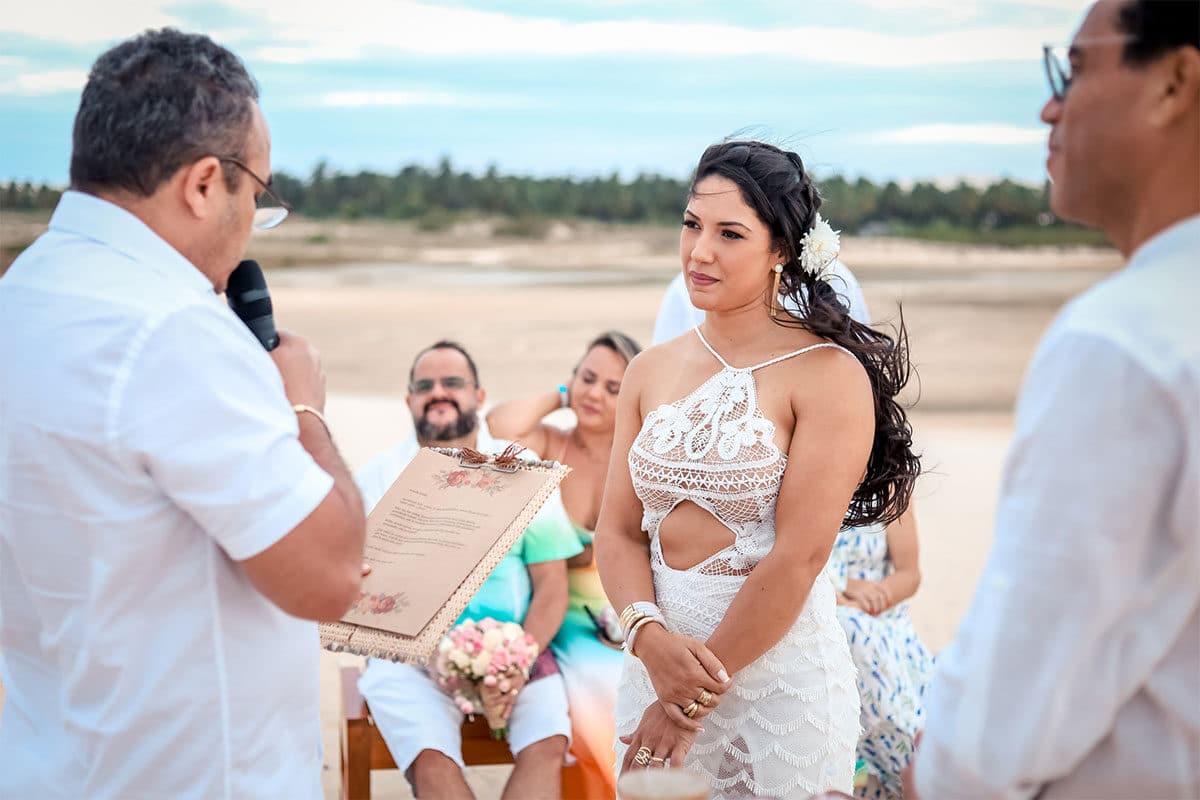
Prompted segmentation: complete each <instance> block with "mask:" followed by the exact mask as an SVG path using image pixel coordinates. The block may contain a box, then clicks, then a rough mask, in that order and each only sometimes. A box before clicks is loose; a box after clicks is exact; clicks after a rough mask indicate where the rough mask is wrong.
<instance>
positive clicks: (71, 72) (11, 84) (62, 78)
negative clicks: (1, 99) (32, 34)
mask: <svg viewBox="0 0 1200 800" xmlns="http://www.w3.org/2000/svg"><path fill="white" fill-rule="evenodd" d="M87 76H88V74H87V72H86V71H85V70H82V69H56V70H50V71H49V72H31V73H26V74H24V75H18V76H17V77H15V78H11V79H9V80H6V81H0V95H6V94H7V95H18V96H21V97H38V96H41V95H47V94H58V93H60V92H78V91H80V90H81V89H83V85H84V84H85V83H87Z"/></svg>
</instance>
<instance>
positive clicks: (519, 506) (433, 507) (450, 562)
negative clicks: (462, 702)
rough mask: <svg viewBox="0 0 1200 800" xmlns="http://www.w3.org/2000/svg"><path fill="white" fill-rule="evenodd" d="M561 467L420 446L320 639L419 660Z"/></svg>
mask: <svg viewBox="0 0 1200 800" xmlns="http://www.w3.org/2000/svg"><path fill="white" fill-rule="evenodd" d="M476 457H477V458H478V456H477V455H476ZM567 471H568V470H567V468H566V467H563V466H561V465H559V464H557V463H554V462H542V463H537V462H524V461H520V460H512V459H509V460H507V461H504V462H502V464H500V465H497V464H496V463H495V456H492V457H491V458H490V459H489V460H488V462H486V463H482V464H473V463H470V461H469V460H468V458H466V457H464V456H463V454H462V453H461V452H459V451H453V450H431V449H421V450H420V451H419V452H418V453H417V455H416V457H415V458H414V459H413V461H412V462H411V463H410V464H409V465H408V466H407V467H406V468H405V469H404V471H403V472H402V473H401V474H400V477H398V478H397V479H396V481H395V482H394V483H393V484H392V486H391V488H389V489H388V491H387V492H386V493H385V494H384V496H383V498H382V499H381V500H380V501H379V503H378V504H376V506H375V508H374V509H373V510H372V511H371V513H370V515H369V516H368V518H367V542H366V550H365V556H364V559H365V561H366V562H367V563H368V564H370V565H371V574H370V575H368V576H367V577H366V578H364V579H363V584H362V593H361V595H360V598H359V601H358V602H357V603H356V604H355V605H354V606H353V607H352V608H351V609H350V611H348V612H347V613H346V615H345V616H344V617H342V619H341V621H340V622H335V623H322V624H321V626H320V628H321V643H322V645H323V646H324V647H326V648H328V649H330V650H345V651H349V652H353V653H358V654H360V655H369V656H373V657H376V658H386V659H390V660H393V661H408V662H412V663H418V664H423V663H424V662H425V660H426V659H427V658H428V657H429V655H430V654H431V653H432V652H433V651H434V649H435V648H436V647H437V645H438V642H439V641H440V640H441V638H442V637H443V636H444V635H445V633H446V631H447V630H449V629H450V626H451V625H453V624H454V622H455V621H456V620H457V619H458V617H459V616H460V615H461V614H462V611H463V609H464V608H466V606H467V603H468V602H469V601H470V599H471V598H472V597H473V596H474V595H475V593H476V592H477V591H478V590H479V587H480V586H481V585H482V584H483V582H484V581H485V580H487V577H488V575H490V574H491V572H492V570H493V569H495V567H496V565H497V564H499V563H500V560H501V559H502V558H504V556H505V555H506V554H507V553H508V551H509V550H510V549H511V548H512V546H513V545H514V544H516V542H517V540H518V539H520V537H521V534H522V533H523V532H524V531H525V527H526V526H527V525H528V524H529V522H530V521H531V520H532V519H533V517H534V516H535V515H536V514H537V512H538V510H539V509H540V508H541V507H542V505H543V504H544V503H545V502H546V499H547V498H548V497H549V496H550V494H551V493H552V492H553V491H554V489H555V488H556V487H557V486H558V484H559V482H560V481H561V480H562V479H563V477H565V475H566V474H567Z"/></svg>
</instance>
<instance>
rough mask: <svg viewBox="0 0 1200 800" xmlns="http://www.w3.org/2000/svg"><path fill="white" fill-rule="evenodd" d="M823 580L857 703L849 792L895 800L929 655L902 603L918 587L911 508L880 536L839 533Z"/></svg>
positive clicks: (919, 721) (917, 724) (929, 672)
mask: <svg viewBox="0 0 1200 800" xmlns="http://www.w3.org/2000/svg"><path fill="white" fill-rule="evenodd" d="M830 573H831V574H832V575H833V578H834V583H835V584H836V585H837V588H838V598H837V599H838V608H837V614H838V620H839V621H840V622H841V623H842V627H843V628H844V629H845V631H846V638H847V639H848V640H849V641H850V652H851V654H852V655H853V657H854V664H855V666H856V667H857V668H858V691H859V696H860V699H861V700H862V729H863V730H862V736H861V738H860V739H859V742H858V758H859V773H858V774H859V776H860V779H859V780H856V781H855V793H856V794H857V795H858V796H859V797H870V798H886V800H897V799H898V798H901V797H903V793H902V790H901V786H900V771H901V770H902V769H904V767H905V765H906V764H908V761H909V759H910V758H911V757H912V753H913V737H914V736H915V735H916V733H917V731H919V730H920V729H921V728H922V727H923V726H924V724H925V723H924V719H925V710H924V707H923V706H922V703H921V696H922V695H923V694H924V692H925V686H926V685H927V684H928V682H929V680H930V678H932V677H933V656H931V655H930V653H929V651H928V650H927V649H925V645H923V644H922V643H921V639H920V637H919V636H918V635H917V632H916V629H915V628H913V624H912V620H911V619H910V618H909V616H908V603H907V602H906V601H907V600H908V598H910V597H912V596H913V594H915V593H916V591H917V587H918V586H919V585H920V583H921V572H920V568H919V566H918V563H917V530H916V523H915V522H914V520H913V513H912V507H911V506H910V507H909V510H908V512H907V513H906V514H905V515H904V516H903V517H901V518H900V519H899V520H897V521H896V522H895V523H893V524H892V525H889V526H888V527H887V529H886V530H885V529H884V528H883V527H881V526H878V525H871V526H867V527H862V528H847V529H845V530H843V531H841V532H840V533H839V534H838V537H837V541H836V543H835V544H834V547H833V555H832V556H831V557H830ZM864 773H865V775H864ZM862 778H865V780H863V779H862ZM864 783H865V785H863V784H864Z"/></svg>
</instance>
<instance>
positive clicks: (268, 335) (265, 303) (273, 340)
mask: <svg viewBox="0 0 1200 800" xmlns="http://www.w3.org/2000/svg"><path fill="white" fill-rule="evenodd" d="M225 299H226V300H227V301H228V302H229V307H230V308H231V309H233V313H234V314H237V315H238V318H239V319H241V320H242V322H244V323H246V326H247V327H248V328H250V331H251V332H252V333H253V334H254V335H255V337H256V338H257V339H258V341H260V342H261V343H262V346H263V347H265V348H266V349H267V350H274V349H275V348H276V347H277V346H278V345H279V334H277V333H276V332H275V317H274V316H273V313H274V308H273V307H272V306H271V294H270V292H269V291H267V279H266V276H264V275H263V271H262V267H260V266H258V262H257V261H254V260H252V259H246V260H245V261H243V262H241V263H240V264H238V265H237V268H236V269H235V270H234V271H233V272H231V273H230V274H229V281H228V282H227V283H226V284H225Z"/></svg>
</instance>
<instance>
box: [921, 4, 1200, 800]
mask: <svg viewBox="0 0 1200 800" xmlns="http://www.w3.org/2000/svg"><path fill="white" fill-rule="evenodd" d="M1045 55H1046V71H1047V75H1048V76H1049V78H1050V90H1051V97H1050V99H1049V100H1048V101H1047V102H1046V104H1045V106H1044V107H1043V109H1042V120H1043V121H1044V122H1045V123H1047V124H1048V125H1049V126H1050V137H1049V138H1050V141H1049V150H1050V153H1049V159H1048V161H1047V167H1048V171H1049V173H1050V178H1051V181H1052V185H1051V189H1050V205H1051V208H1052V209H1053V210H1054V212H1055V213H1056V214H1057V215H1058V216H1059V217H1061V218H1063V219H1069V220H1074V221H1077V222H1082V223H1086V224H1088V225H1092V226H1095V227H1098V228H1100V229H1102V230H1103V231H1104V232H1105V233H1106V234H1107V235H1108V237H1109V238H1110V239H1111V240H1112V243H1113V245H1114V246H1115V247H1116V248H1117V249H1118V250H1119V251H1120V252H1121V254H1122V255H1123V256H1124V257H1125V258H1126V259H1127V260H1128V262H1129V263H1128V265H1127V266H1126V267H1125V268H1124V269H1123V270H1121V271H1120V272H1118V273H1116V274H1115V275H1112V276H1111V277H1109V278H1108V279H1106V280H1104V281H1103V282H1101V283H1100V284H1099V285H1097V286H1095V287H1093V288H1092V289H1091V290H1089V291H1088V292H1087V293H1085V294H1084V295H1082V296H1081V297H1079V298H1078V299H1076V300H1075V301H1073V302H1072V303H1070V304H1069V305H1068V306H1067V307H1066V308H1065V309H1064V310H1063V312H1062V313H1061V314H1060V315H1059V317H1058V319H1056V320H1055V321H1054V324H1053V325H1052V326H1051V328H1050V330H1049V332H1048V333H1047V334H1046V337H1045V339H1044V340H1043V341H1042V343H1041V345H1040V346H1039V347H1038V352H1037V354H1036V355H1035V356H1034V359H1033V363H1032V365H1031V366H1030V368H1029V373H1028V375H1027V376H1026V380H1025V386H1024V388H1023V389H1022V391H1021V399H1020V403H1019V405H1018V407H1017V420H1016V431H1015V434H1014V437H1013V444H1012V449H1011V451H1010V453H1009V457H1008V463H1007V465H1006V467H1005V472H1004V483H1003V486H1002V489H1001V494H1000V499H999V503H998V506H997V511H996V535H995V544H994V546H993V549H992V553H991V556H990V558H989V560H988V564H987V567H986V569H985V570H984V573H983V578H982V580H981V582H980V586H979V591H978V593H977V594H976V596H975V600H974V602H973V604H972V606H971V609H970V611H969V612H968V614H967V616H966V618H965V619H964V620H963V621H962V624H961V626H960V628H959V634H958V638H957V640H956V641H955V642H954V643H953V644H951V645H950V646H949V647H947V648H946V649H945V650H943V651H942V653H941V654H940V655H939V656H938V669H937V676H936V678H935V679H934V682H933V685H932V687H931V688H930V689H929V690H928V691H927V692H926V695H925V698H926V714H927V720H928V721H927V723H926V728H925V738H924V743H923V745H922V746H921V748H920V752H919V753H918V755H917V757H916V789H917V791H918V792H919V793H920V796H921V797H923V798H925V799H926V800H934V799H935V798H943V797H955V798H1005V800H1007V799H1008V798H1030V797H1035V796H1036V797H1039V798H1045V800H1053V798H1088V800H1104V798H1112V800H1127V799H1128V798H1146V799H1147V800H1149V798H1154V800H1167V798H1196V797H1200V334H1198V333H1197V327H1196V304H1197V302H1200V255H1198V254H1200V3H1196V2H1195V0H1189V1H1188V2H1150V1H1147V0H1124V1H1122V0H1105V1H1104V2H1100V3H1096V4H1095V5H1094V6H1092V7H1091V9H1090V10H1089V11H1088V13H1087V16H1086V18H1085V19H1084V21H1083V24H1082V26H1081V27H1080V28H1079V31H1078V32H1077V33H1076V35H1075V38H1074V40H1073V41H1072V42H1071V45H1070V47H1069V49H1065V52H1063V53H1058V52H1057V51H1055V50H1054V49H1051V48H1047V51H1046V54H1045ZM905 796H906V797H909V798H910V800H912V798H913V797H914V794H913V792H911V791H909V792H907V793H906V795H905Z"/></svg>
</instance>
